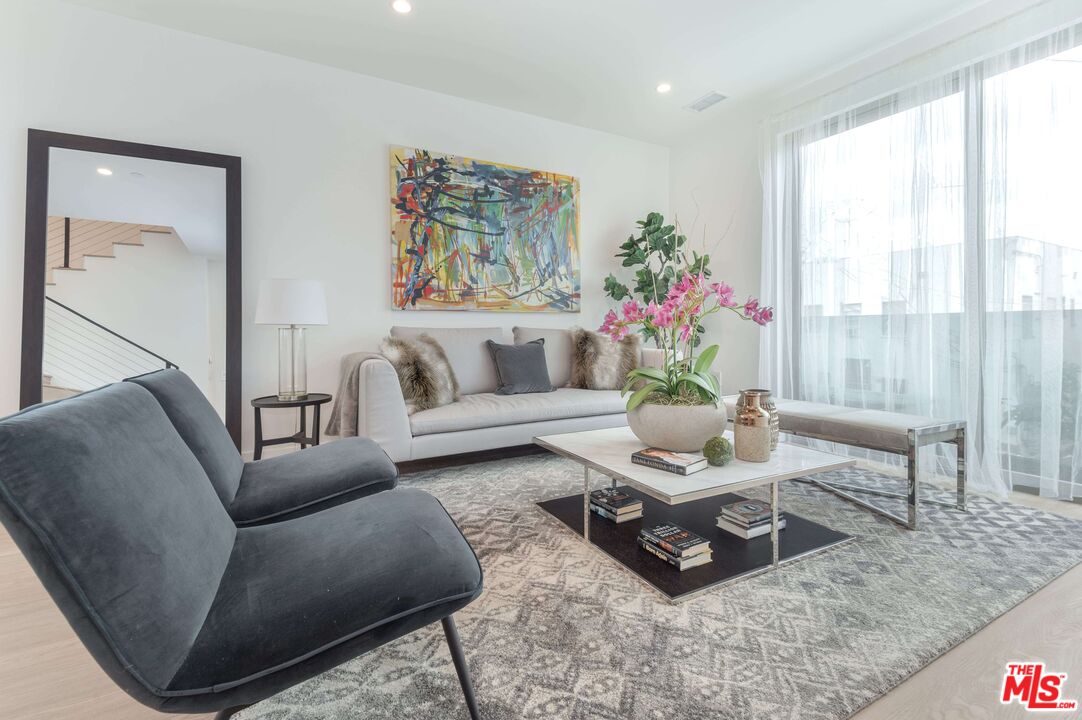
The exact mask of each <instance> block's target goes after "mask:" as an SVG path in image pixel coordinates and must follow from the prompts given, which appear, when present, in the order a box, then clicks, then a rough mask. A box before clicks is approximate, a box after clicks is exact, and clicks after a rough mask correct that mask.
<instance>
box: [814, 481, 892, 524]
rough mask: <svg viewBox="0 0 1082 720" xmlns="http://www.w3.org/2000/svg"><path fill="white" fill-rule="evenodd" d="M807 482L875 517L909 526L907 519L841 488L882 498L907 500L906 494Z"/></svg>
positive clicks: (823, 482)
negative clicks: (879, 516) (869, 512)
mask: <svg viewBox="0 0 1082 720" xmlns="http://www.w3.org/2000/svg"><path fill="white" fill-rule="evenodd" d="M808 482H810V483H811V484H812V485H815V486H816V487H818V488H822V489H823V490H826V491H827V492H832V493H834V494H835V495H837V496H838V497H840V498H842V499H843V500H848V501H849V502H851V503H853V504H854V505H859V506H860V507H862V508H864V509H865V510H869V511H871V512H873V513H875V514H876V515H882V516H883V517H885V518H886V519H888V520H891V521H893V522H896V523H898V524H899V525H901V526H903V527H908V525H909V522H908V519H907V518H904V517H902V516H901V515H895V514H894V513H892V512H889V511H887V510H884V509H883V508H879V507H876V506H875V505H872V504H871V503H870V502H867V501H866V500H862V499H861V498H858V497H857V496H856V495H853V494H852V493H848V492H846V491H845V490H843V489H842V488H846V489H849V490H853V491H854V492H870V494H872V495H882V496H885V497H895V498H907V497H909V495H908V494H906V493H888V492H886V491H884V490H874V491H868V490H865V489H864V488H858V487H855V486H853V485H839V484H837V483H831V482H827V481H825V480H816V479H815V478H808Z"/></svg>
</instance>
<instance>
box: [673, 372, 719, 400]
mask: <svg viewBox="0 0 1082 720" xmlns="http://www.w3.org/2000/svg"><path fill="white" fill-rule="evenodd" d="M676 381H677V382H688V383H691V384H692V385H697V386H699V387H701V388H702V389H703V390H706V391H707V392H708V393H710V395H711V399H712V400H715V399H716V397H715V396H716V395H717V390H716V389H715V388H714V383H712V382H710V379H709V378H704V377H703V376H702V375H698V374H696V373H684V374H683V375H681V376H680V377H678V378H676Z"/></svg>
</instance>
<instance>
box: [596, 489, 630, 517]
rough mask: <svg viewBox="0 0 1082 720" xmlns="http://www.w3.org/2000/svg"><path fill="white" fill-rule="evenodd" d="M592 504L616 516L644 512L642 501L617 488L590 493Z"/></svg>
mask: <svg viewBox="0 0 1082 720" xmlns="http://www.w3.org/2000/svg"><path fill="white" fill-rule="evenodd" d="M590 502H592V503H594V504H595V505H600V506H601V507H603V508H605V509H606V510H608V511H610V512H612V513H615V514H616V515H622V514H624V513H632V512H636V511H639V510H642V500H639V499H638V498H633V497H631V496H630V495H628V494H627V493H625V492H622V491H620V490H617V489H615V488H604V489H602V490H594V491H593V492H591V493H590Z"/></svg>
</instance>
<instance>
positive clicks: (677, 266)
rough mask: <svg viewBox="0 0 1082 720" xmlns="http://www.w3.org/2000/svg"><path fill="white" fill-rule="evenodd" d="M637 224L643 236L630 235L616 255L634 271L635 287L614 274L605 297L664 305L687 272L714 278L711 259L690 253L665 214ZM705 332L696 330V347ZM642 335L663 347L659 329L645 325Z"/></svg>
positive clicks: (609, 278) (607, 279)
mask: <svg viewBox="0 0 1082 720" xmlns="http://www.w3.org/2000/svg"><path fill="white" fill-rule="evenodd" d="M635 224H636V225H637V226H638V227H639V234H638V235H637V236H636V235H629V236H628V238H627V240H625V241H624V242H623V243H622V244H621V245H620V252H618V253H616V257H618V258H622V259H623V261H622V263H621V264H622V265H623V266H624V267H626V268H633V269H634V278H635V282H634V286H633V287H628V286H627V285H626V284H624V283H622V282H620V281H619V280H618V279H617V278H616V276H615V275H613V274H611V273H610V274H609V276H608V277H606V278H605V285H604V290H605V295H607V296H608V297H610V298H612V299H613V300H616V301H617V302H620V301H622V300H625V299H629V298H630V299H632V300H637V301H638V302H640V303H642V304H643V305H647V304H649V303H651V302H653V303H655V304H661V303H662V302H664V300H665V297H666V296H667V295H668V293H669V289H670V288H671V287H672V286H673V284H674V283H676V282H677V281H678V279H679V277H681V276H683V274H684V273H685V272H687V273H691V274H692V275H701V276H703V277H704V278H709V277H710V267H709V266H710V256H709V255H705V254H704V255H699V253H697V252H695V251H691V252H690V253H689V252H688V250H687V242H688V240H687V237H686V236H684V235H681V234H679V233H678V232H677V228H676V226H675V225H666V224H665V217H664V216H663V215H662V214H661V213H657V212H652V213H649V214H648V215H647V216H646V219H645V220H639V221H638V222H636V223H635ZM702 331H703V329H702V327H698V328H696V330H695V337H694V338H693V346H695V347H697V346H698V345H699V341H700V338H699V334H700V333H702ZM639 332H640V333H642V335H643V336H644V337H646V338H647V339H648V340H653V341H654V343H655V344H656V345H657V346H658V347H660V346H661V340H660V338H659V337H658V335H657V331H656V329H655V328H652V327H646V326H643V327H642V328H641V329H640V330H639Z"/></svg>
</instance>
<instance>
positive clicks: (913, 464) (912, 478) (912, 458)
mask: <svg viewBox="0 0 1082 720" xmlns="http://www.w3.org/2000/svg"><path fill="white" fill-rule="evenodd" d="M905 459H906V465H907V466H908V467H907V475H908V476H909V498H908V500H907V501H906V509H907V510H908V512H909V515H908V519H909V522H907V523H906V527H908V528H909V529H910V530H916V529H917V503H918V502H919V500H920V496H919V495H918V491H919V487H918V486H919V483H920V479H919V468H918V466H917V434H916V433H915V432H913V431H912V430H910V431H909V448H908V452H906V455H905Z"/></svg>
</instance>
